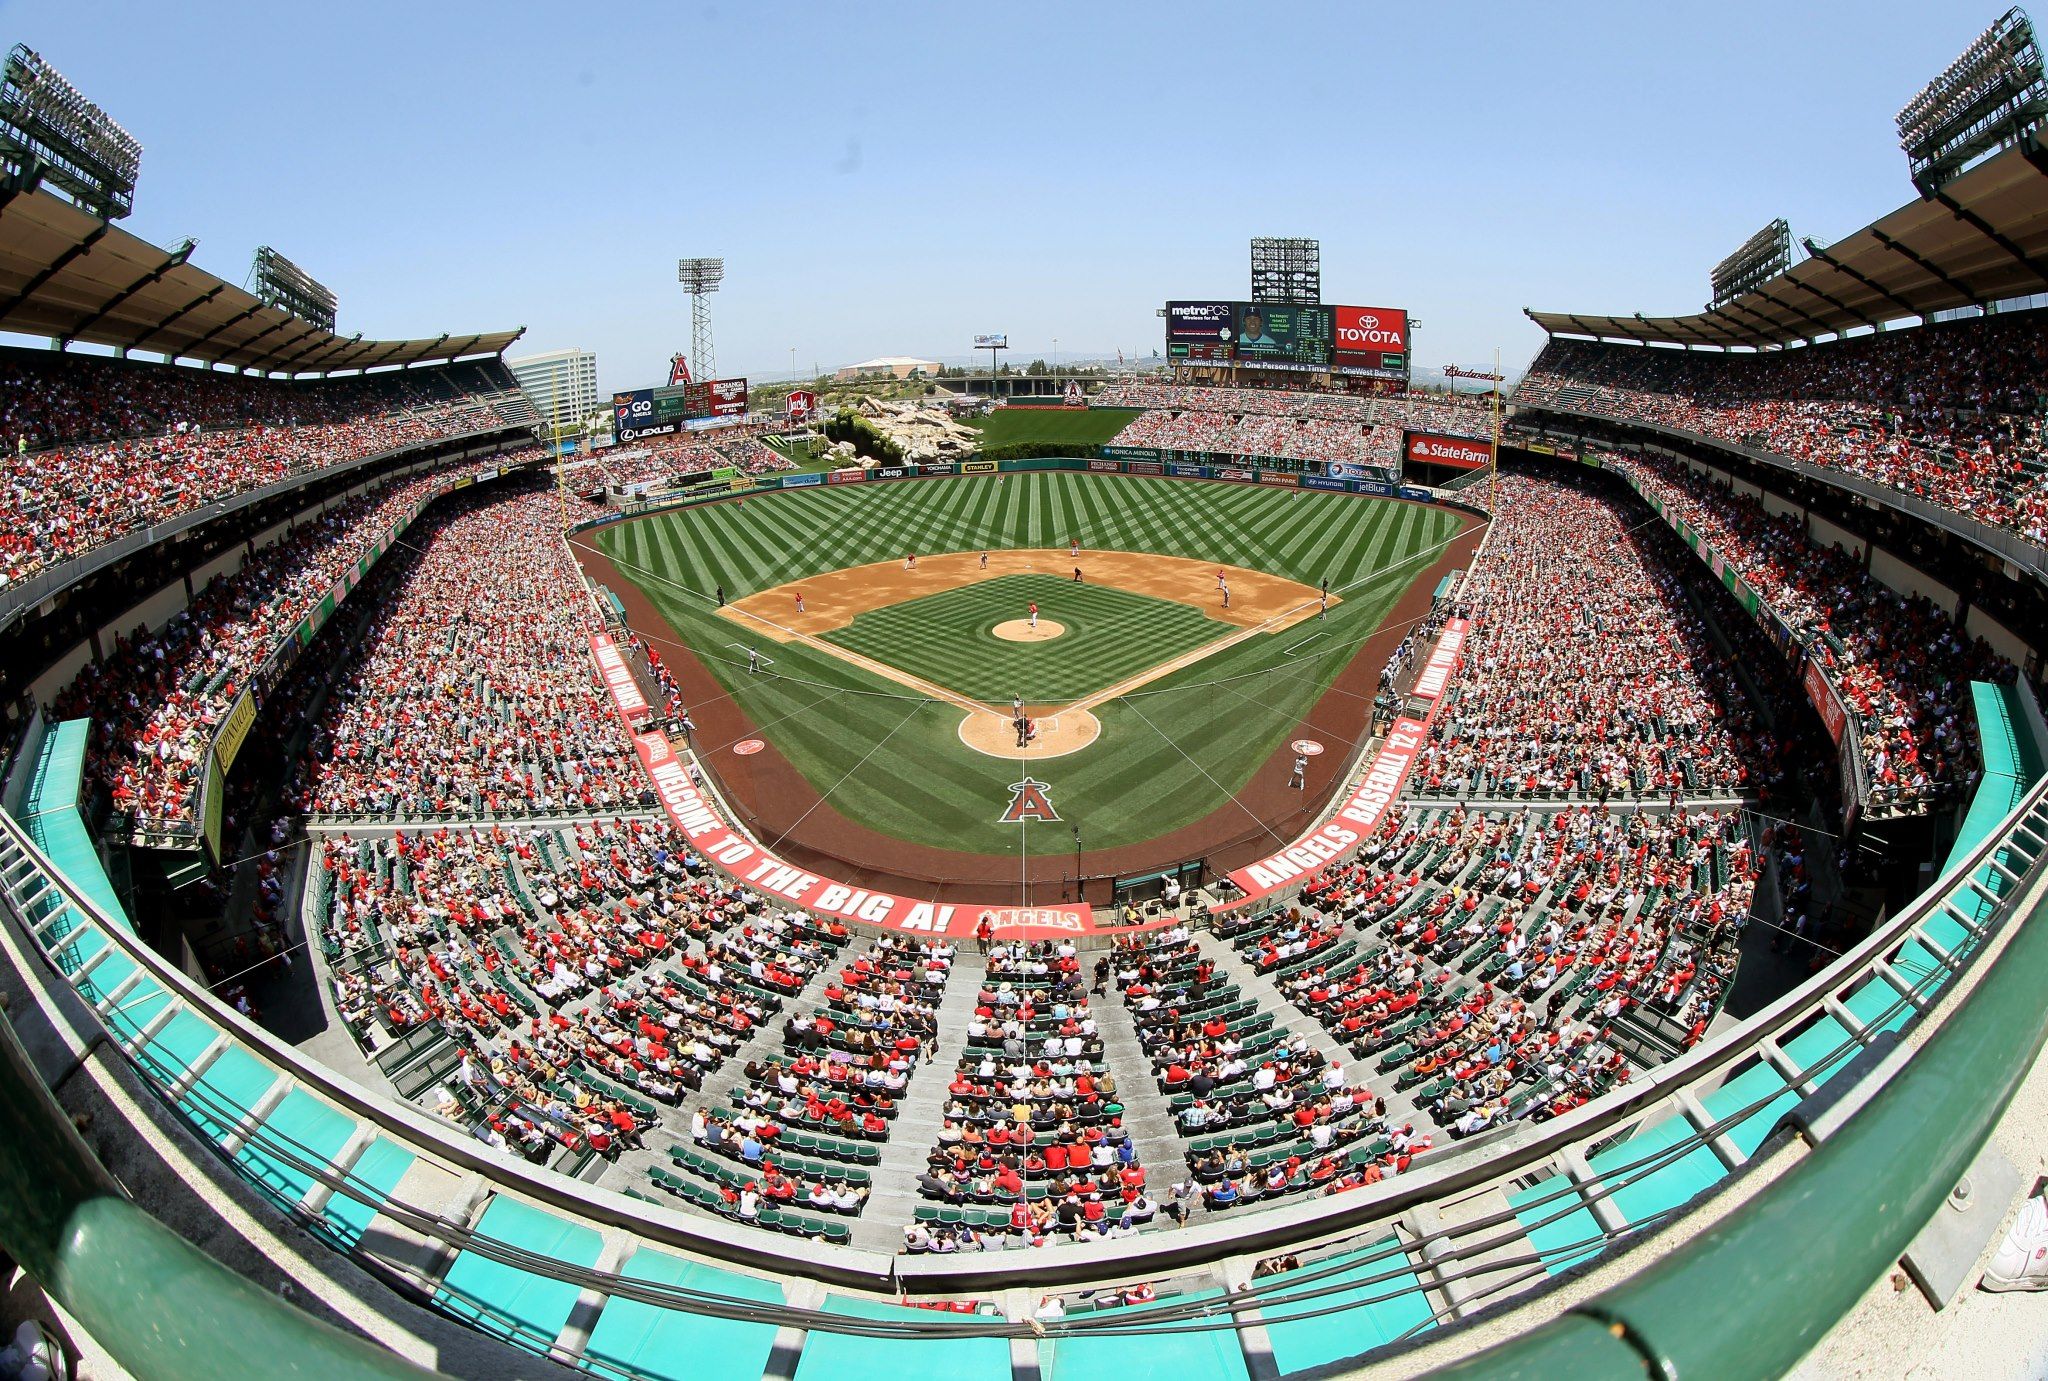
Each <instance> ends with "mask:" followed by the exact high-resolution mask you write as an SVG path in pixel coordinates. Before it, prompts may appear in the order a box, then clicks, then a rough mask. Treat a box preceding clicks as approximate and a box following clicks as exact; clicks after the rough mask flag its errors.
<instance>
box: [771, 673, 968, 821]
mask: <svg viewBox="0 0 2048 1381" xmlns="http://www.w3.org/2000/svg"><path fill="white" fill-rule="evenodd" d="M930 703H931V702H930V701H929V700H920V701H918V702H917V703H916V704H915V705H912V706H911V707H910V713H909V714H906V715H905V716H903V718H901V719H899V720H897V721H896V728H895V729H891V730H890V731H889V732H888V733H886V734H883V735H882V736H881V737H880V738H878V739H876V740H875V743H874V746H873V747H872V748H870V749H868V751H867V752H865V753H862V754H861V755H860V761H859V762H857V763H855V764H854V765H853V766H851V767H849V768H847V769H846V773H845V775H844V776H842V777H840V779H839V780H838V781H836V782H834V783H832V785H831V787H830V788H829V789H827V790H826V791H824V792H823V793H821V794H820V795H819V797H818V799H817V800H815V801H813V802H811V804H810V805H809V806H808V807H807V808H805V810H804V813H803V814H802V815H799V816H797V817H796V819H794V820H792V821H790V822H789V829H786V830H784V831H783V832H782V833H781V834H778V835H776V836H775V840H774V842H773V843H771V844H770V845H769V846H768V852H769V853H771V854H772V853H774V852H775V850H776V847H777V846H778V845H780V844H781V843H782V841H783V840H785V839H787V838H789V836H790V833H791V831H793V830H795V829H796V827H797V826H798V825H801V824H802V823H803V822H804V821H806V820H808V819H810V818H811V812H812V811H814V810H816V809H817V808H818V807H819V806H822V805H824V804H825V802H827V801H829V800H831V799H832V793H833V792H834V791H837V790H839V788H840V787H842V786H845V785H846V783H847V781H848V780H849V779H850V778H851V777H852V776H853V774H854V773H856V772H858V771H860V770H861V768H863V767H865V766H867V761H868V759H869V758H871V757H873V756H874V755H875V754H876V753H879V752H880V751H881V750H882V745H883V744H885V743H887V742H888V741H889V740H890V739H892V738H894V737H896V732H897V730H898V729H901V728H902V727H903V726H904V725H906V724H908V723H909V722H910V721H911V720H912V719H914V718H916V716H917V712H918V711H919V710H921V709H923V708H924V707H925V706H926V705H929V704H930Z"/></svg>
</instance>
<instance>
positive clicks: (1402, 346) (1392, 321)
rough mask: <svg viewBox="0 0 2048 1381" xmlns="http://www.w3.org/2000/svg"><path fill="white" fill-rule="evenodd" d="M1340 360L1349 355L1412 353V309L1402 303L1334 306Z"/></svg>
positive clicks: (1332, 311)
mask: <svg viewBox="0 0 2048 1381" xmlns="http://www.w3.org/2000/svg"><path fill="white" fill-rule="evenodd" d="M1330 311H1331V313H1332V314H1333V315H1334V316H1335V317H1336V330H1337V339H1336V349H1337V355H1338V357H1339V362H1340V363H1341V362H1343V360H1342V357H1343V356H1345V355H1374V356H1378V355H1405V354H1407V353H1408V313H1407V312H1405V311H1403V310H1402V309H1401V308H1399V307H1332V308H1330Z"/></svg>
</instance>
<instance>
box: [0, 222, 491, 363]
mask: <svg viewBox="0 0 2048 1381" xmlns="http://www.w3.org/2000/svg"><path fill="white" fill-rule="evenodd" d="M190 252H191V250H190V247H189V246H181V247H180V248H178V249H169V250H166V249H159V248H157V247H156V246H155V245H153V244H150V243H149V242H148V241H147V240H143V239H140V238H138V237H136V236H134V235H131V234H130V233H128V232H127V231H125V230H122V229H120V228H119V227H118V226H115V225H113V224H111V223H110V222H107V221H103V220H100V219H99V218H98V217H97V216H94V215H92V214H90V213H88V212H86V211H82V210H80V209H79V208H78V207H76V206H73V205H71V204H70V203H69V202H67V201H64V200H62V199H61V198H58V197H55V196H52V195H51V194H49V193H48V192H41V191H21V190H18V189H14V188H0V331H6V332H13V333H16V334H19V335H28V336H49V337H53V338H55V339H57V340H60V341H64V342H66V343H69V342H72V341H81V342H85V343H87V344H91V345H111V346H115V347H121V348H127V349H131V350H147V351H150V352H152V353H157V352H161V353H162V354H165V355H167V356H170V357H172V358H178V359H196V360H203V361H205V362H206V363H207V364H210V365H232V366H234V367H235V368H237V369H252V370H256V371H259V372H261V373H279V374H329V373H334V372H336V371H340V370H351V369H374V368H378V367H380V366H384V365H406V364H424V363H427V362H429V361H434V360H452V359H457V358H459V357H461V356H464V355H496V354H500V353H502V352H503V351H504V349H505V347H506V346H508V345H510V344H511V343H512V342H513V341H515V340H518V339H519V337H520V336H522V335H524V334H525V330H526V328H525V327H523V326H522V327H521V328H519V329H518V330H516V331H493V332H488V333H478V334H468V335H444V336H441V337H439V338H438V339H434V340H381V341H380V340H364V339H363V338H362V337H361V336H353V337H351V336H338V335H335V334H334V333H333V332H331V331H323V330H321V329H320V328H318V327H316V326H314V325H313V324H312V323H310V322H307V321H305V320H302V319H301V318H299V317H295V316H293V315H291V314H290V313H289V312H286V311H284V310H283V309H282V308H278V307H266V306H264V305H263V304H262V303H261V302H259V301H257V299H256V298H255V297H254V296H252V295H251V294H249V293H247V292H245V291H243V290H242V289H241V288H239V287H236V286H235V285H234V284H232V283H229V282H226V281H224V280H222V279H220V278H217V277H215V276H214V275H213V274H211V273H208V272H207V271H206V270H204V269H200V268H194V267H193V266H192V265H191V264H189V263H187V262H186V256H187V255H189V254H190Z"/></svg>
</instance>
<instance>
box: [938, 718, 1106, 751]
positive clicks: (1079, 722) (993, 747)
mask: <svg viewBox="0 0 2048 1381" xmlns="http://www.w3.org/2000/svg"><path fill="white" fill-rule="evenodd" d="M1101 733H1102V721H1101V720H1099V719H1097V718H1096V717H1095V716H1094V715H1092V714H1090V713H1088V711H1086V710H1061V711H1060V712H1059V713H1058V714H1056V715H1041V716H1039V717H1038V733H1037V734H1036V736H1034V737H1033V738H1032V740H1031V742H1030V743H1028V744H1026V745H1025V746H1024V747H1022V748H1019V747H1018V746H1017V730H1016V729H1015V727H1013V726H1012V724H1011V722H1010V717H1009V716H1008V715H1006V714H998V713H995V712H993V711H989V710H976V711H974V712H973V713H972V714H969V715H968V716H967V717H966V718H965V719H962V720H961V721H960V741H961V742H962V743H964V744H966V745H967V746H968V747H969V748H972V749H973V750H974V751H975V752H977V753H986V754H988V756H990V757H992V758H1011V759H1016V758H1061V757H1065V756H1066V755H1067V754H1069V753H1078V752H1080V751H1081V750H1082V749H1083V748H1086V747H1087V746H1088V745H1089V744H1091V743H1093V742H1095V740H1096V738H1097V736H1098V735H1100V734H1101Z"/></svg>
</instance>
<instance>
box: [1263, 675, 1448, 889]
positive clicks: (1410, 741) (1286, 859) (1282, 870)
mask: <svg viewBox="0 0 2048 1381" xmlns="http://www.w3.org/2000/svg"><path fill="white" fill-rule="evenodd" d="M1428 738H1429V723H1428V721H1427V720H1421V719H1416V718H1414V717H1413V716H1410V715H1403V716H1401V718H1399V719H1397V720H1395V721H1394V727H1393V728H1392V729H1391V730H1389V731H1388V733H1387V736H1386V738H1385V739H1384V740H1383V741H1382V742H1381V743H1380V746H1379V751H1377V752H1376V753H1374V754H1373V759H1372V766H1371V767H1369V768H1367V769H1366V773H1365V775H1364V776H1363V777H1361V778H1360V779H1359V782H1358V785H1357V786H1355V787H1353V788H1352V790H1351V794H1350V795H1349V796H1348V797H1346V798H1345V800H1344V803H1343V804H1342V805H1341V806H1340V807H1338V809H1337V810H1336V812H1335V813H1334V814H1332V815H1330V816H1329V817H1327V818H1326V819H1325V820H1324V821H1323V823H1322V824H1321V825H1318V826H1317V827H1316V828H1315V829H1312V830H1310V831H1309V832H1308V833H1307V834H1304V835H1302V836H1301V837H1300V838H1299V839H1297V840H1295V841H1294V842H1293V843H1292V844H1289V845H1288V846H1287V847H1286V848H1284V849H1282V850H1281V851H1280V852H1279V853H1276V854H1269V855H1268V856H1266V857H1265V858H1262V859H1259V860H1258V861H1257V862H1255V863H1248V864H1246V865H1245V866H1244V867H1242V868H1239V869H1238V870H1236V871H1235V872H1233V873H1232V874H1231V875H1230V880H1231V882H1233V883H1235V884H1236V885H1237V886H1238V887H1239V888H1240V889H1241V890H1242V891H1243V893H1244V895H1243V896H1242V897H1240V898H1238V899H1236V900H1234V901H1231V902H1230V903H1229V904H1228V908H1227V909H1235V908H1237V907H1240V906H1244V905H1246V904H1247V903H1250V902H1255V901H1258V900H1259V899H1260V898H1262V897H1268V896H1271V895H1272V894H1273V893H1275V892H1277V891H1279V890H1280V889H1281V888H1283V887H1286V886H1288V885H1289V884H1290V883H1295V882H1299V881H1301V880H1302V879H1304V878H1306V877H1308V876H1309V875H1310V874H1311V873H1314V872H1315V871H1316V870H1317V869H1318V868H1323V867H1326V866H1328V865H1329V864H1331V863H1334V862H1336V861H1337V860H1339V859H1341V858H1344V857H1345V856H1347V855H1348V854H1349V853H1350V852H1351V851H1352V850H1353V849H1355V848H1357V847H1358V846H1359V844H1361V843H1363V842H1364V841H1365V840H1366V839H1367V838H1368V837H1370V836H1371V834H1372V832H1373V831H1374V830H1376V829H1378V828H1379V825H1380V822H1381V821H1382V820H1384V819H1385V818H1386V815H1387V811H1388V810H1389V809H1391V808H1392V806H1393V804H1394V800H1395V798H1396V797H1398V796H1399V795H1400V794H1401V786H1402V783H1404V782H1406V781H1407V780H1408V771H1409V769H1410V768H1412V767H1413V766H1414V765H1415V757H1416V754H1417V753H1419V752H1421V750H1422V745H1423V744H1424V743H1425V742H1426V741H1427V740H1428Z"/></svg>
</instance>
